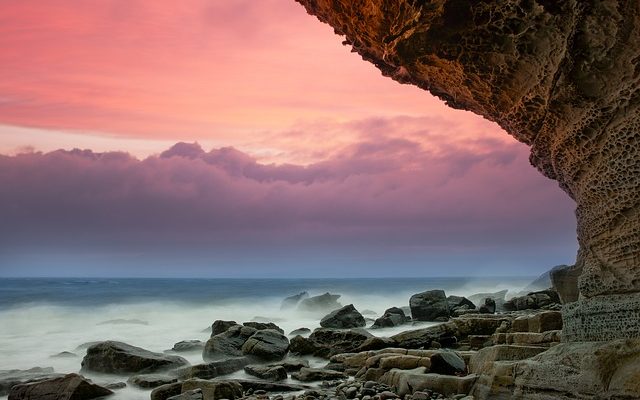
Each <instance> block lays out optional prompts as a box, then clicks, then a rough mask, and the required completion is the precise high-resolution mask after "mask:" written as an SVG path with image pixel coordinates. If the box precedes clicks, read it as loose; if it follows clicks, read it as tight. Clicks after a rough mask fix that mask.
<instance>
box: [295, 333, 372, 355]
mask: <svg viewBox="0 0 640 400" xmlns="http://www.w3.org/2000/svg"><path fill="white" fill-rule="evenodd" d="M371 337H373V335H372V334H370V333H369V332H367V331H365V330H364V329H348V330H344V329H331V328H319V329H316V330H315V331H313V333H312V334H311V335H310V336H309V337H308V338H303V337H301V336H296V337H294V338H293V339H291V352H292V353H295V354H302V355H316V356H319V357H330V356H332V355H335V354H340V353H350V352H353V351H355V350H356V349H358V348H359V347H360V346H361V345H362V344H363V343H364V342H365V341H366V340H367V339H369V338H371Z"/></svg>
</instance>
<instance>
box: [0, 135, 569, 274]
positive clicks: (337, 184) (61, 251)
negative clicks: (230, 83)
mask: <svg viewBox="0 0 640 400" xmlns="http://www.w3.org/2000/svg"><path fill="white" fill-rule="evenodd" d="M526 157H527V149H526V148H525V147H524V146H521V145H519V144H505V143H499V142H496V143H493V142H481V143H476V144H475V145H474V146H455V145H452V146H448V147H447V148H446V149H445V150H444V151H443V149H442V148H439V149H437V150H429V149H428V148H427V147H426V146H425V145H424V144H420V143H417V142H412V141H410V140H405V139H387V140H383V139H381V140H376V141H372V142H366V141H365V142H362V143H359V144H356V145H352V146H350V147H347V148H345V149H343V150H342V151H340V152H338V153H337V154H335V155H333V156H332V157H331V158H329V159H327V160H326V161H323V162H318V163H315V164H311V165H308V166H300V165H289V164H285V165H267V164H261V163H259V162H257V161H256V160H255V159H253V158H252V157H250V156H249V155H247V154H245V153H243V152H241V151H239V150H236V149H233V148H221V149H214V150H211V151H209V152H206V151H204V150H203V149H202V148H201V147H200V146H199V145H197V144H186V143H178V144H176V145H175V146H173V147H172V148H170V149H169V150H167V151H165V152H164V153H162V154H160V155H158V156H151V157H148V158H146V159H144V160H138V159H136V158H134V157H132V156H130V155H129V154H127V153H121V152H109V153H94V152H92V151H89V150H72V151H63V150H60V151H54V152H50V153H45V154H43V153H27V154H19V155H16V156H0V221H1V227H0V254H2V255H0V274H3V275H29V274H36V275H86V274H88V275H158V276H261V277H268V276H363V275H369V276H394V275H406V276H430V275H440V276H451V275H465V274H471V275H480V276H482V275H504V274H507V275H519V274H527V273H528V274H531V275H535V274H536V273H537V272H539V271H541V270H544V269H545V268H547V267H549V266H550V265H554V264H557V263H562V262H570V261H571V260H572V258H573V257H574V256H575V249H576V243H575V232H574V231H575V223H574V218H573V211H572V210H573V204H572V203H571V201H570V200H569V199H568V197H567V196H566V195H565V194H564V193H562V192H561V190H560V189H559V188H558V187H557V185H556V184H555V183H554V182H551V181H549V180H547V179H545V178H543V177H542V176H541V175H540V174H539V173H538V172H537V171H535V170H534V169H533V168H531V167H530V166H529V165H528V162H527V161H526Z"/></svg>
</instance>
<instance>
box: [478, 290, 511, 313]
mask: <svg viewBox="0 0 640 400" xmlns="http://www.w3.org/2000/svg"><path fill="white" fill-rule="evenodd" d="M507 292H508V290H500V291H499V292H493V293H477V294H474V295H471V296H469V297H468V299H469V301H471V302H472V303H473V304H484V299H487V298H489V299H493V301H495V302H496V311H502V309H503V308H502V305H503V304H504V301H505V296H506V295H507Z"/></svg>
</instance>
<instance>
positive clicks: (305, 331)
mask: <svg viewBox="0 0 640 400" xmlns="http://www.w3.org/2000/svg"><path fill="white" fill-rule="evenodd" d="M309 333H311V329H309V328H298V329H294V330H292V331H291V332H289V336H296V335H307V334H309Z"/></svg>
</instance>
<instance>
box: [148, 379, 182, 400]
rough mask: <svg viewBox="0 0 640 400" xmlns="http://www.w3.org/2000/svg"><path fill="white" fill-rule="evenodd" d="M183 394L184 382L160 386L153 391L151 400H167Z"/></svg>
mask: <svg viewBox="0 0 640 400" xmlns="http://www.w3.org/2000/svg"><path fill="white" fill-rule="evenodd" d="M180 393H182V382H177V383H171V384H168V385H162V386H158V387H157V388H155V389H153V390H152V391H151V400H167V399H168V398H170V397H173V396H177V395H179V394H180Z"/></svg>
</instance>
